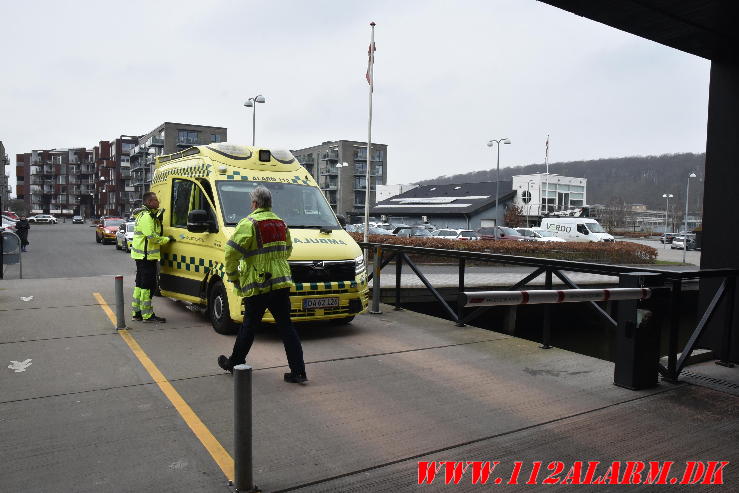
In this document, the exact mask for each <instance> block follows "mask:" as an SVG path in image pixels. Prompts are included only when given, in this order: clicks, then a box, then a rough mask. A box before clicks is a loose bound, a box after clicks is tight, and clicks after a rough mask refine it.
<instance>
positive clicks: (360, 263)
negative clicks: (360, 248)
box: [354, 255, 367, 274]
mask: <svg viewBox="0 0 739 493" xmlns="http://www.w3.org/2000/svg"><path fill="white" fill-rule="evenodd" d="M354 267H355V269H356V273H357V274H361V273H362V272H364V271H365V270H366V269H367V266H366V265H364V255H360V256H359V257H357V258H355V259H354Z"/></svg>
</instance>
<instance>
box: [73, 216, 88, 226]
mask: <svg viewBox="0 0 739 493" xmlns="http://www.w3.org/2000/svg"><path fill="white" fill-rule="evenodd" d="M84 223H85V218H84V217H82V216H74V217H73V218H72V224H84Z"/></svg>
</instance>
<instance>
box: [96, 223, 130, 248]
mask: <svg viewBox="0 0 739 493" xmlns="http://www.w3.org/2000/svg"><path fill="white" fill-rule="evenodd" d="M125 222H126V220H125V219H123V218H122V217H106V218H105V219H101V220H100V222H99V223H98V225H97V227H96V228H95V241H97V242H98V243H115V234H116V233H117V232H118V226H120V225H121V224H124V223H125Z"/></svg>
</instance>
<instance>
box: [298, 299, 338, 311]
mask: <svg viewBox="0 0 739 493" xmlns="http://www.w3.org/2000/svg"><path fill="white" fill-rule="evenodd" d="M337 306H339V298H338V297H336V296H332V297H330V298H307V299H304V300H303V310H307V309H309V308H333V307H337Z"/></svg>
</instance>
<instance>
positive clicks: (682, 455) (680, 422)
mask: <svg viewBox="0 0 739 493" xmlns="http://www.w3.org/2000/svg"><path fill="white" fill-rule="evenodd" d="M130 281H131V279H130V278H126V289H125V292H126V296H127V301H129V296H130V288H131V283H130ZM93 292H99V293H101V294H102V296H103V298H104V299H105V300H106V301H107V302H108V303H111V302H112V301H113V280H112V278H110V277H104V276H101V277H96V278H78V279H54V280H48V279H47V280H23V281H12V283H4V284H2V290H1V291H0V310H2V311H0V317H2V318H1V319H2V320H3V321H5V320H9V321H10V323H8V324H6V323H3V324H2V330H0V360H2V361H4V362H6V363H4V364H3V368H2V370H3V371H2V372H0V388H2V389H3V394H2V398H0V490H1V491H20V490H30V491H51V490H54V491H81V492H87V491H90V492H92V491H96V492H98V491H162V490H164V491H170V490H172V491H174V490H177V491H225V490H227V486H226V476H227V475H226V474H225V473H224V472H223V470H222V469H221V468H220V467H219V466H218V465H217V464H216V463H215V462H214V461H213V459H212V458H211V456H210V454H209V453H208V452H207V451H206V449H205V447H204V446H203V445H202V444H201V443H200V441H199V440H198V439H197V438H196V437H195V435H194V434H193V432H192V431H191V429H190V427H189V426H188V424H187V422H186V420H185V418H183V417H182V415H180V414H178V413H177V412H176V411H175V410H174V409H173V405H172V403H171V402H170V401H169V400H168V398H167V397H166V396H165V395H164V394H163V393H162V391H161V390H160V387H159V386H158V385H157V384H156V383H154V381H153V379H152V377H151V375H150V374H149V373H148V372H147V371H146V370H145V369H144V368H143V367H142V366H141V364H140V363H139V361H138V360H137V358H136V357H135V356H134V355H133V353H132V352H131V350H130V348H129V347H128V346H127V344H126V343H125V342H124V341H123V339H122V337H121V336H120V335H118V334H116V333H115V332H114V330H113V326H112V324H111V322H110V320H108V319H107V317H106V315H105V314H104V312H103V310H102V309H101V307H100V306H97V305H96V303H95V300H94V298H93V297H92V293H93ZM85 293H87V295H86V294H85ZM28 296H33V299H32V300H29V301H23V300H22V299H21V297H24V298H27V297H28ZM154 305H155V310H156V312H157V313H158V314H160V315H162V316H166V317H167V318H168V323H167V324H163V325H145V324H141V323H136V322H131V323H129V326H130V327H131V329H130V331H129V334H130V335H131V336H132V337H133V338H134V339H135V340H136V341H137V343H138V344H139V345H140V347H141V349H142V351H144V352H145V353H146V354H147V355H148V357H149V358H150V359H151V361H152V362H153V363H154V364H155V365H156V366H157V367H158V369H159V370H160V371H161V373H162V374H163V375H164V377H165V378H166V379H167V381H168V383H169V384H171V385H172V386H173V387H174V389H176V391H177V392H178V393H179V395H180V396H181V398H182V399H183V400H184V401H185V402H186V403H187V405H188V406H189V407H190V408H191V409H192V412H193V413H194V414H195V415H196V416H197V417H198V418H199V419H200V420H201V421H202V423H203V424H204V426H205V427H207V429H208V430H209V431H210V432H211V433H212V435H213V436H214V437H215V439H216V440H217V441H218V442H219V443H220V444H221V445H222V446H223V447H224V448H225V450H226V451H228V453H229V454H231V455H232V451H233V438H232V437H233V416H232V415H233V411H232V409H233V408H232V406H233V388H232V377H231V376H230V375H228V374H225V373H224V372H222V371H221V370H220V369H218V368H217V366H216V362H215V358H216V356H217V355H218V354H220V353H227V352H228V351H230V349H231V345H232V343H233V337H232V336H231V337H229V336H222V335H218V334H216V333H215V332H214V331H213V330H212V328H210V326H209V324H208V322H207V321H205V320H204V319H203V318H202V317H201V316H200V315H199V314H197V313H193V312H191V311H189V310H187V309H186V308H185V307H184V306H183V305H182V304H180V303H176V302H173V301H171V300H167V299H162V298H157V299H155V301H154ZM384 310H385V312H384V314H383V315H379V316H370V315H361V316H359V317H357V319H356V320H355V322H354V323H352V324H350V325H349V326H343V327H337V326H321V325H312V326H303V327H301V336H302V339H303V344H304V351H305V355H306V362H307V371H308V376H309V378H310V382H309V384H308V385H305V386H298V385H290V384H286V383H284V382H282V378H281V374H282V372H284V371H285V369H286V362H285V356H284V350H283V348H282V344H281V341H280V340H279V337H278V336H277V335H276V334H275V333H274V331H273V330H271V329H269V328H265V329H263V330H262V331H261V332H260V333H259V334H258V335H257V341H256V343H255V345H254V348H253V350H252V354H251V355H250V356H249V359H248V362H249V364H251V365H252V366H253V367H254V377H253V380H254V391H253V392H254V454H255V455H254V471H255V477H256V481H257V484H258V485H259V486H261V487H262V488H263V489H264V491H279V490H285V489H294V488H298V489H301V490H304V491H351V490H356V489H360V488H361V489H370V490H372V491H382V490H389V489H393V490H396V491H412V490H415V489H416V486H415V484H414V483H413V480H414V479H413V478H414V474H415V468H416V462H417V460H419V457H431V458H434V459H435V460H439V459H441V458H445V459H450V460H451V459H454V460H462V459H466V458H469V459H470V460H472V459H482V460H488V459H491V458H494V457H497V458H502V459H503V460H506V461H508V463H510V462H511V461H513V460H522V461H531V460H554V459H558V460H569V459H570V458H575V457H580V458H583V457H585V458H596V459H600V460H625V459H628V458H639V459H642V460H649V459H654V458H657V459H665V460H666V459H670V460H676V461H681V460H683V459H687V458H697V459H718V460H730V461H732V466H731V468H730V469H729V470H728V471H727V477H730V478H733V479H732V480H734V481H735V478H736V473H737V469H736V467H735V466H734V465H733V464H734V462H736V460H738V459H739V455H738V453H737V449H736V447H735V439H736V437H737V436H738V435H737V434H738V433H739V419H737V418H739V416H737V412H738V411H737V410H738V409H739V406H738V405H737V404H739V397H736V396H734V395H731V394H729V393H726V392H717V391H715V390H708V389H704V388H703V387H698V386H695V385H678V386H674V385H670V384H665V383H662V384H660V385H659V386H658V387H657V388H655V389H652V390H648V391H638V392H632V391H628V390H625V389H621V388H619V387H615V386H613V385H612V380H613V377H612V373H613V365H612V364H610V363H608V362H605V361H602V360H597V359H594V358H589V357H586V356H582V355H578V354H574V353H570V352H568V351H564V350H560V349H552V350H548V351H543V350H541V349H539V348H538V345H537V344H535V343H533V342H529V341H525V340H521V339H517V338H514V337H510V336H506V335H502V334H499V333H494V332H489V331H484V330H480V329H476V328H472V327H467V328H462V329H460V328H457V327H454V325H453V324H451V323H449V322H447V321H444V320H440V319H436V318H433V317H429V316H425V315H420V314H417V313H413V312H410V311H401V312H394V311H393V310H392V309H391V308H390V307H384ZM28 359H31V360H32V361H31V364H30V365H29V366H27V367H26V368H25V371H22V372H17V373H16V372H15V371H14V370H12V369H10V368H6V367H7V366H8V365H9V364H10V362H11V361H19V362H23V361H26V360H28ZM733 375H734V376H735V375H736V373H733ZM709 416H710V419H704V417H709ZM655 447H656V448H655ZM434 451H437V452H434ZM433 488H434V489H436V487H435V486H433ZM520 488H530V487H525V486H520Z"/></svg>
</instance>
